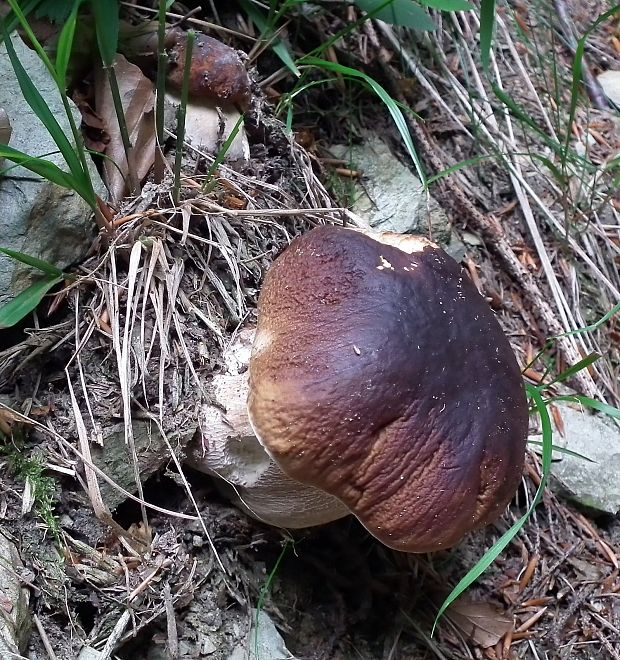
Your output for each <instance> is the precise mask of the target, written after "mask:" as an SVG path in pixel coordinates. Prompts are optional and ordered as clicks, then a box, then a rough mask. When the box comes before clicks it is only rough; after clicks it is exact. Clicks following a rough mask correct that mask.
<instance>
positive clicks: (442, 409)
mask: <svg viewBox="0 0 620 660" xmlns="http://www.w3.org/2000/svg"><path fill="white" fill-rule="evenodd" d="M381 241H382V242H379V241H377V240H374V239H373V238H371V237H370V236H367V235H364V234H362V233H360V232H357V231H354V230H350V229H343V228H337V227H320V228H316V229H314V230H312V231H310V232H308V233H307V234H305V235H303V236H301V237H299V238H297V239H296V240H295V241H293V243H292V244H291V245H290V247H289V248H288V249H287V250H285V251H284V252H283V253H282V254H281V255H280V257H279V258H278V259H277V260H276V261H275V262H274V264H273V266H272V267H271V268H270V270H269V271H268V273H267V276H266V278H265V282H264V285H263V288H262V290H261V293H260V298H259V306H258V327H257V331H256V337H255V342H254V349H253V354H252V358H251V360H250V368H249V372H250V374H249V383H250V394H249V399H248V411H249V416H250V421H251V423H252V426H253V428H254V431H255V433H256V436H257V438H258V439H259V441H260V442H261V443H262V444H263V446H264V447H265V449H266V450H267V452H268V453H269V455H270V456H271V457H272V458H273V459H274V461H275V462H276V463H277V464H278V465H279V467H280V468H281V469H282V471H283V472H284V473H285V474H286V475H288V476H289V477H291V478H292V479H294V480H296V481H299V482H300V483H302V484H305V485H308V486H313V487H315V488H318V489H320V490H322V491H325V492H327V493H329V494H330V495H333V496H334V497H336V498H337V499H338V500H340V501H341V502H342V503H344V504H345V505H346V507H347V508H348V509H349V511H351V513H353V514H354V515H355V516H356V517H357V518H358V519H359V520H360V522H361V523H362V524H363V525H364V527H366V529H367V530H368V531H369V532H370V533H371V534H373V535H374V536H375V537H377V538H378V539H379V540H380V541H382V542H383V543H384V544H386V545H388V546H390V547H392V548H395V549H398V550H403V551H407V552H426V551H432V550H437V549H440V548H444V547H448V546H451V545H454V544H455V543H456V542H458V541H459V540H460V539H461V538H462V537H463V536H464V535H465V534H467V533H468V532H470V531H472V530H474V529H477V528H479V527H481V526H483V525H485V524H487V523H489V522H491V521H493V520H494V519H496V518H497V517H498V516H499V515H500V514H501V512H502V511H503V510H504V508H505V507H506V505H507V503H508V502H509V500H510V498H511V497H512V496H513V495H514V493H515V490H516V488H517V485H518V483H519V480H520V477H521V473H522V468H523V461H524V455H525V442H526V435H527V423H528V412H527V405H526V399H525V393H524V388H523V384H522V380H521V376H520V372H519V368H518V366H517V362H516V359H515V357H514V354H513V352H512V350H511V347H510V344H509V342H508V340H507V339H506V337H505V335H504V334H503V332H502V330H501V328H500V326H499V324H498V322H497V321H496V319H495V318H494V316H493V313H492V312H491V310H490V309H489V307H488V305H487V304H486V302H485V301H484V299H483V298H482V297H481V296H480V294H479V293H478V291H477V290H476V288H475V287H474V285H473V284H472V282H471V281H470V280H469V279H468V278H467V277H466V276H465V274H464V273H463V272H462V271H461V268H460V267H459V265H458V264H457V263H456V262H455V261H454V260H453V259H451V258H450V257H449V256H448V255H447V254H446V253H445V252H444V251H443V250H442V249H441V248H439V247H438V246H437V245H435V244H434V243H431V242H430V241H428V240H425V239H423V238H419V237H414V236H402V235H396V234H383V235H382V237H381Z"/></svg>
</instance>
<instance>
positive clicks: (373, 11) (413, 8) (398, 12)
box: [355, 0, 437, 32]
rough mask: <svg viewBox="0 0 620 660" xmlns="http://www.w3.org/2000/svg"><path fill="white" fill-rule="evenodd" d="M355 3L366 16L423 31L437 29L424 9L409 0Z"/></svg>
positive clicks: (373, 0)
mask: <svg viewBox="0 0 620 660" xmlns="http://www.w3.org/2000/svg"><path fill="white" fill-rule="evenodd" d="M355 4H356V5H357V6H358V7H359V8H360V9H363V10H364V11H365V12H366V13H367V14H368V18H377V19H379V20H380V21H384V22H385V23H389V24H391V25H399V26H401V27H407V28H411V29H412V30H422V31H424V32H430V31H432V30H436V29H437V26H436V25H435V23H434V22H433V19H432V18H431V17H430V16H429V15H428V14H427V13H426V11H424V9H422V7H420V5H418V4H416V3H415V2H412V1H411V0H389V1H388V2H385V1H383V2H382V1H381V0H355Z"/></svg>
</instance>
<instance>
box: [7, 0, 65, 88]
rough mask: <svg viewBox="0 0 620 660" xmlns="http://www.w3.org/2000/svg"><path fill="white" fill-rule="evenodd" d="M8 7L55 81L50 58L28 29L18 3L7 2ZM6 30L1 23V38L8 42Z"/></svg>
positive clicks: (9, 0) (29, 28)
mask: <svg viewBox="0 0 620 660" xmlns="http://www.w3.org/2000/svg"><path fill="white" fill-rule="evenodd" d="M8 3H9V5H10V6H11V10H12V11H13V14H14V15H15V16H16V18H17V21H18V24H19V25H21V27H22V30H23V31H24V32H25V33H26V36H27V37H28V39H29V41H30V43H31V44H32V47H33V48H34V50H35V51H36V53H37V55H38V56H39V57H40V58H41V61H42V62H43V64H45V67H46V68H47V70H48V71H49V72H50V74H51V75H52V77H53V78H54V80H55V81H57V78H56V69H55V68H54V65H53V64H52V62H51V60H50V58H49V57H48V56H47V53H46V52H45V49H44V48H43V46H42V45H41V44H40V43H39V40H38V39H37V37H36V35H35V33H34V32H33V31H32V28H31V27H30V23H28V19H27V18H26V16H25V14H24V12H23V10H22V8H21V6H20V3H18V2H17V0H8ZM5 29H6V26H5V24H4V22H3V23H2V30H3V33H2V34H3V37H4V38H5V41H9V39H7V35H6V32H5V31H4V30H5Z"/></svg>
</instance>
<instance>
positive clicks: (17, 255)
mask: <svg viewBox="0 0 620 660" xmlns="http://www.w3.org/2000/svg"><path fill="white" fill-rule="evenodd" d="M0 252H1V253H2V254H6V256H7V257H11V259H15V261H19V262H21V263H22V264H26V265H27V266H32V267H33V268H38V269H39V270H41V271H43V272H44V273H45V274H46V275H53V276H55V277H59V276H63V277H64V273H63V272H62V270H60V268H57V267H56V266H54V264H51V263H49V261H43V259H38V258H37V257H32V256H30V255H29V254H25V253H23V252H17V251H16V250H10V249H9V248H4V247H0Z"/></svg>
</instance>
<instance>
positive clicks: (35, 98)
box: [5, 32, 84, 177]
mask: <svg viewBox="0 0 620 660" xmlns="http://www.w3.org/2000/svg"><path fill="white" fill-rule="evenodd" d="M6 36H7V35H6V32H5V46H6V49H7V53H8V55H9V59H10V60H11V66H12V67H13V71H14V72H15V76H16V78H17V82H18V83H19V87H20V89H21V91H22V94H23V95H24V98H25V99H26V103H28V105H29V106H30V107H31V108H32V110H33V111H34V113H35V114H36V116H37V117H38V118H39V120H40V121H41V122H42V124H43V125H44V126H45V128H46V129H47V131H48V133H49V134H50V135H51V136H52V138H53V140H54V142H55V143H56V145H57V146H58V149H59V150H60V153H61V154H62V155H63V157H64V159H65V160H66V161H67V165H68V166H69V169H70V170H71V173H72V174H73V176H74V177H75V176H82V177H83V176H84V172H83V170H82V165H81V163H80V160H79V158H78V157H77V154H76V153H75V150H74V148H73V146H72V145H71V143H70V142H69V140H68V138H67V136H66V135H65V133H64V131H63V130H62V128H61V127H60V124H59V123H58V122H57V121H56V118H55V117H54V115H53V114H52V112H51V111H50V109H49V107H48V105H47V103H46V102H45V99H44V98H43V97H42V96H41V94H40V92H39V90H38V89H37V88H36V87H35V85H34V83H33V82H32V80H31V79H30V76H29V75H28V73H27V72H26V70H25V69H24V67H23V66H22V63H21V62H20V61H19V58H18V57H17V53H16V52H15V48H14V47H13V43H12V41H11V39H8V38H6Z"/></svg>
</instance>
